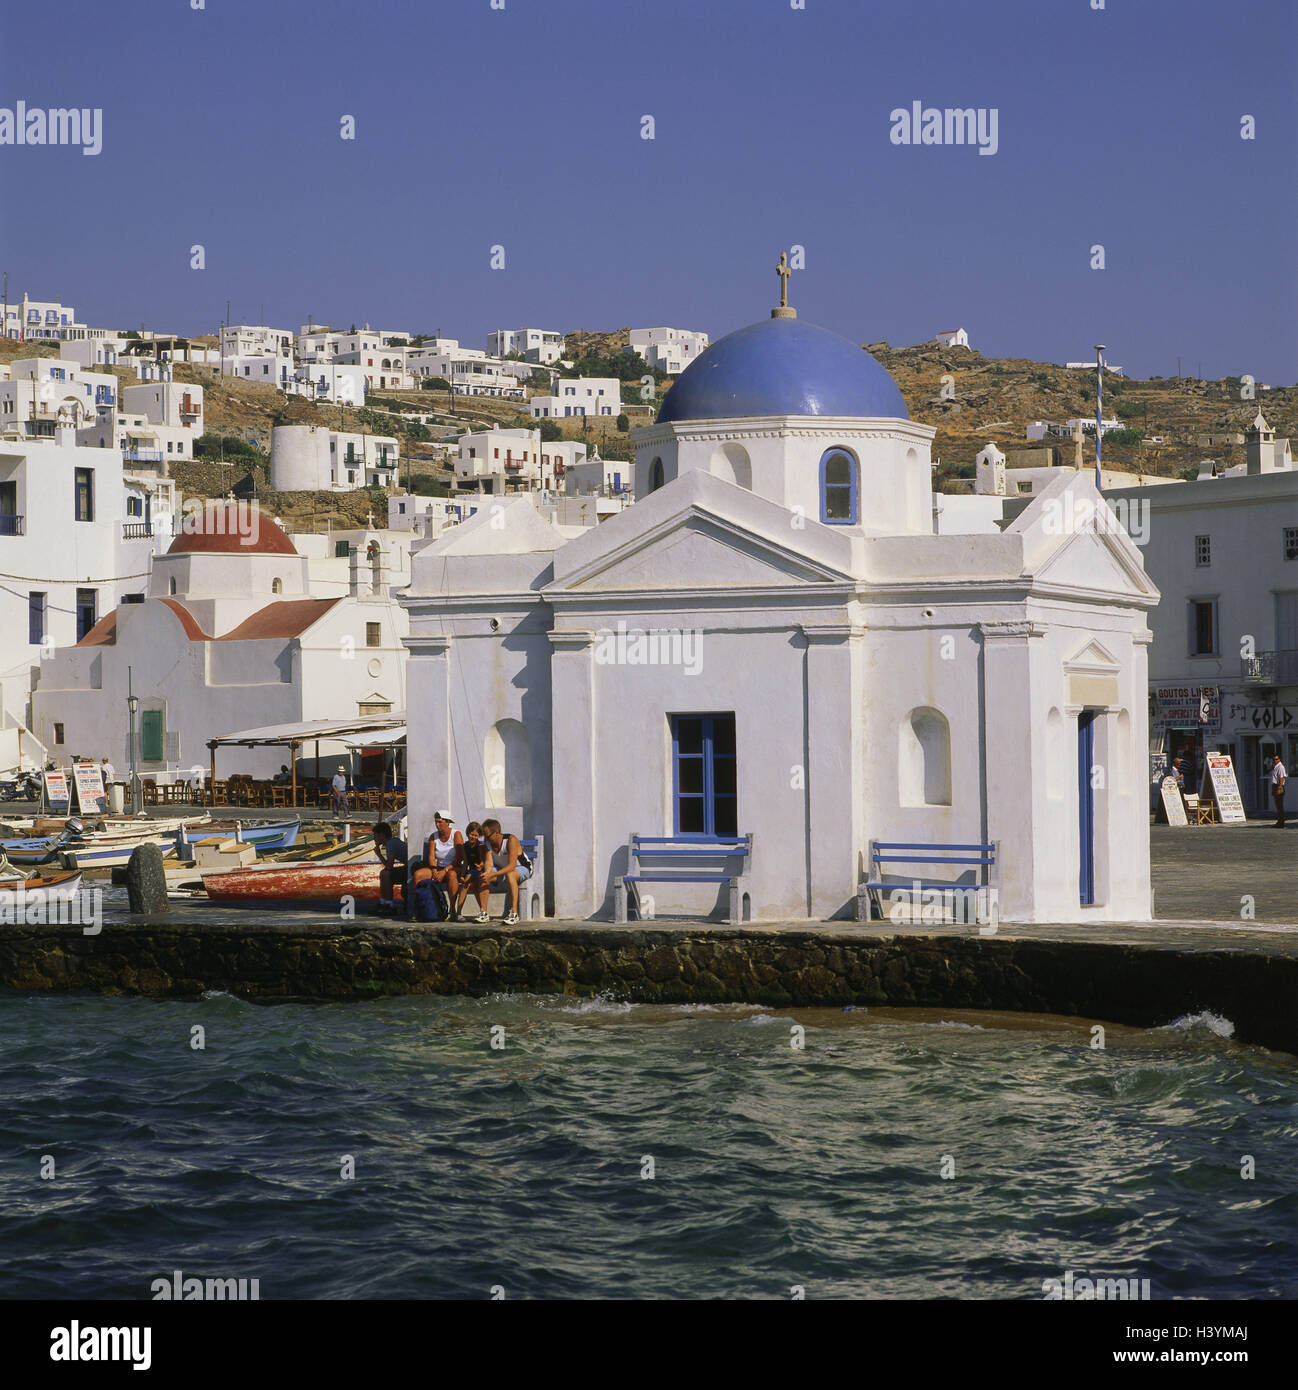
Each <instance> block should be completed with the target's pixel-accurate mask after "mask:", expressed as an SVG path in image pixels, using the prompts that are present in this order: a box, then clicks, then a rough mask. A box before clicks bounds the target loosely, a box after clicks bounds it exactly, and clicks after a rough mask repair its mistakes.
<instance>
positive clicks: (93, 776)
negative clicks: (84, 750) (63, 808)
mask: <svg viewBox="0 0 1298 1390" xmlns="http://www.w3.org/2000/svg"><path fill="white" fill-rule="evenodd" d="M72 780H73V784H74V785H75V787H76V789H77V805H78V806H79V807H80V808H81V812H82V814H83V815H87V816H103V815H107V814H108V794H107V793H106V792H105V791H104V779H103V777H102V776H101V774H100V771H99V768H98V767H97V766H96V765H95V764H94V763H74V764H73V765H72Z"/></svg>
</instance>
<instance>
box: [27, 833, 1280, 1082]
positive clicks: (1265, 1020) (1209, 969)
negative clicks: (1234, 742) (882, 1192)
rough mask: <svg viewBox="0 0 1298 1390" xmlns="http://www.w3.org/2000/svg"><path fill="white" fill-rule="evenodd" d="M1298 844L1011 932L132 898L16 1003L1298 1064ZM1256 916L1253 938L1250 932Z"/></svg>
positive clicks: (41, 942) (1221, 861)
mask: <svg viewBox="0 0 1298 1390" xmlns="http://www.w3.org/2000/svg"><path fill="white" fill-rule="evenodd" d="M248 819H252V817H248ZM1295 843H1296V842H1295V841H1292V840H1290V839H1289V838H1288V835H1287V833H1281V832H1279V831H1269V829H1268V828H1267V827H1264V826H1260V825H1252V824H1250V825H1247V826H1242V827H1232V828H1229V829H1228V828H1225V827H1203V828H1196V829H1189V828H1186V829H1181V828H1169V827H1154V828H1153V832H1152V837H1151V846H1152V858H1153V864H1154V881H1155V884H1156V885H1157V886H1156V893H1157V898H1156V904H1155V905H1156V909H1157V910H1158V911H1159V913H1160V916H1159V918H1158V919H1157V920H1155V921H1153V922H1131V923H1102V922H1097V923H1094V924H1077V923H1058V924H1041V925H1032V926H1022V925H1006V924H1002V925H999V926H998V927H997V929H996V931H995V932H990V931H986V930H985V929H984V930H980V929H979V928H978V927H977V926H965V925H952V924H944V923H915V924H910V923H906V922H898V923H894V922H891V921H879V922H868V923H865V922H863V923H856V922H851V921H833V922H812V923H808V922H793V923H781V922H756V923H746V924H744V925H743V926H740V927H731V926H730V925H728V924H726V923H719V922H715V921H713V922H707V921H701V920H681V919H675V920H671V919H661V918H660V919H657V920H654V921H649V922H632V923H629V924H627V925H623V926H618V925H615V924H613V923H609V922H599V921H573V920H562V919H554V918H549V919H545V920H542V921H537V922H520V923H519V924H517V925H516V926H512V927H507V926H505V925H504V924H503V923H501V922H499V921H493V922H491V923H488V924H485V925H479V924H476V923H470V922H464V923H432V924H426V925H421V924H414V923H407V922H404V921H396V920H393V919H391V918H381V917H377V916H374V915H370V914H366V913H362V914H360V915H357V916H356V917H354V918H343V917H341V916H338V915H335V914H329V913H321V912H316V913H312V912H300V911H299V912H289V911H257V910H239V909H232V908H219V907H216V906H215V905H213V904H207V903H199V902H178V903H175V904H173V905H172V908H171V910H169V911H168V912H167V913H166V914H164V915H159V916H156V917H151V918H145V917H137V918H131V917H129V916H128V914H127V911H126V900H125V890H124V889H122V888H119V887H112V886H105V888H104V904H103V905H104V926H103V930H102V931H101V932H100V933H98V934H97V935H86V934H84V933H83V932H82V931H81V930H80V929H79V927H76V926H66V927H56V926H40V925H32V926H23V925H14V926H9V927H6V928H5V930H4V931H3V932H0V988H4V989H8V990H10V991H15V992H22V993H28V994H31V993H52V992H87V993H101V994H145V995H149V996H152V997H156V998H197V997H198V996H199V995H201V994H202V993H204V992H205V991H208V990H225V991H227V992H229V993H231V994H234V995H237V996H239V997H241V998H246V999H250V1000H256V1001H259V1002H263V1003H274V1002H282V1001H284V1000H288V999H319V1000H344V999H353V1000H361V999H374V998H379V997H383V996H385V995H397V994H411V993H415V994H420V993H433V994H463V995H479V996H481V995H489V994H496V993H518V992H531V993H569V994H583V995H593V994H606V995H610V996H614V997H617V998H623V999H627V1000H631V1001H639V1002H645V1003H661V1004H673V1003H726V1002H752V1003H761V1004H767V1005H771V1006H775V1007H781V1006H785V1007H795V1006H841V1007H847V1006H855V1007H866V1008H869V1007H893V1008H914V1007H929V1008H951V1009H982V1010H1005V1011H1016V1012H1030V1013H1051V1014H1059V1015H1064V1016H1069V1017H1075V1018H1082V1019H1089V1020H1094V1021H1097V1022H1104V1023H1116V1024H1124V1025H1128V1026H1133V1027H1158V1026H1162V1025H1166V1024H1169V1023H1171V1022H1173V1021H1174V1020H1176V1019H1178V1018H1182V1017H1185V1016H1190V1015H1197V1014H1204V1013H1212V1014H1216V1015H1219V1016H1221V1017H1223V1018H1227V1019H1229V1020H1230V1021H1231V1022H1232V1023H1233V1024H1234V1026H1235V1037H1236V1039H1237V1040H1239V1041H1241V1042H1246V1043H1256V1044H1259V1045H1262V1046H1265V1047H1270V1048H1274V1049H1278V1050H1282V1051H1286V1052H1291V1053H1294V1054H1298V911H1295V910H1294V899H1295V894H1294V891H1293V888H1292V880H1293V862H1294V856H1293V847H1294V845H1295ZM1243 894H1248V895H1249V896H1250V897H1251V898H1252V900H1253V907H1254V909H1255V911H1256V917H1255V918H1253V919H1249V918H1247V917H1243V918H1241V917H1240V916H1239V915H1238V911H1239V907H1240V898H1241V895H1243ZM493 901H494V900H493ZM1231 909H1233V911H1232V910H1231Z"/></svg>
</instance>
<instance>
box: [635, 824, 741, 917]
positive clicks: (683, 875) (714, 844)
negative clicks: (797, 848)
mask: <svg viewBox="0 0 1298 1390" xmlns="http://www.w3.org/2000/svg"><path fill="white" fill-rule="evenodd" d="M730 859H740V860H741V861H742V863H741V865H740V869H739V872H738V873H736V872H735V871H734V870H733V869H729V868H726V867H725V861H727V860H730ZM668 860H670V861H672V862H671V863H670V864H668V863H666V862H664V861H668ZM681 860H686V861H688V862H686V863H681V862H680V861H681ZM703 861H711V865H712V866H717V867H715V868H714V869H713V872H711V873H709V872H707V869H708V868H709V867H710V865H709V864H708V863H705V862H703ZM752 862H753V837H752V835H751V834H750V835H717V836H710V835H632V836H631V839H630V841H629V843H628V845H627V867H628V869H629V872H628V873H625V874H621V875H619V876H617V877H615V878H614V880H613V909H614V910H613V920H614V921H615V922H625V921H626V920H627V908H628V900H629V898H630V897H631V895H632V894H634V895H635V898H636V915H637V918H638V917H639V913H640V901H639V899H640V890H639V887H638V885H639V884H641V883H725V884H729V892H730V901H729V909H730V911H729V917H730V921H731V923H732V924H738V923H739V922H741V921H743V920H744V899H745V898H746V897H748V896H749V895H748V893H747V891H746V890H747V887H748V883H749V872H750V870H751V867H752ZM633 885H634V886H633ZM748 915H749V916H751V915H752V911H751V899H750V900H749V911H748Z"/></svg>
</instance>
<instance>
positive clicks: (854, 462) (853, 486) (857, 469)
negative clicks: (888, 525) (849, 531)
mask: <svg viewBox="0 0 1298 1390" xmlns="http://www.w3.org/2000/svg"><path fill="white" fill-rule="evenodd" d="M835 454H842V455H843V457H844V458H845V459H846V460H847V461H848V463H850V464H851V474H850V487H849V492H848V498H849V501H850V503H851V505H850V508H849V511H848V515H847V516H846V517H841V516H836V517H831V516H830V515H829V507H828V505H827V504H828V501H829V498H828V496H827V494H826V490H825V473H826V465H827V464H828V463H829V460H830V459H831V458H833V457H834V455H835ZM836 486H840V487H841V484H836ZM860 515H861V463H860V460H859V459H858V458H857V457H856V455H855V454H854V453H852V451H851V450H850V449H845V448H844V447H843V446H842V445H841V444H835V445H834V446H833V448H831V449H826V450H825V452H824V453H823V454H821V456H820V520H821V522H822V524H824V525H825V526H855V525H857V523H858V520H859V518H860Z"/></svg>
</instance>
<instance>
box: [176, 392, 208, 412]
mask: <svg viewBox="0 0 1298 1390" xmlns="http://www.w3.org/2000/svg"><path fill="white" fill-rule="evenodd" d="M180 413H181V414H182V415H201V414H202V413H203V407H202V406H201V405H200V404H199V403H198V402H197V401H194V400H191V399H190V398H189V397H188V396H185V397H184V398H183V399H182V400H181V402H180Z"/></svg>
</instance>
